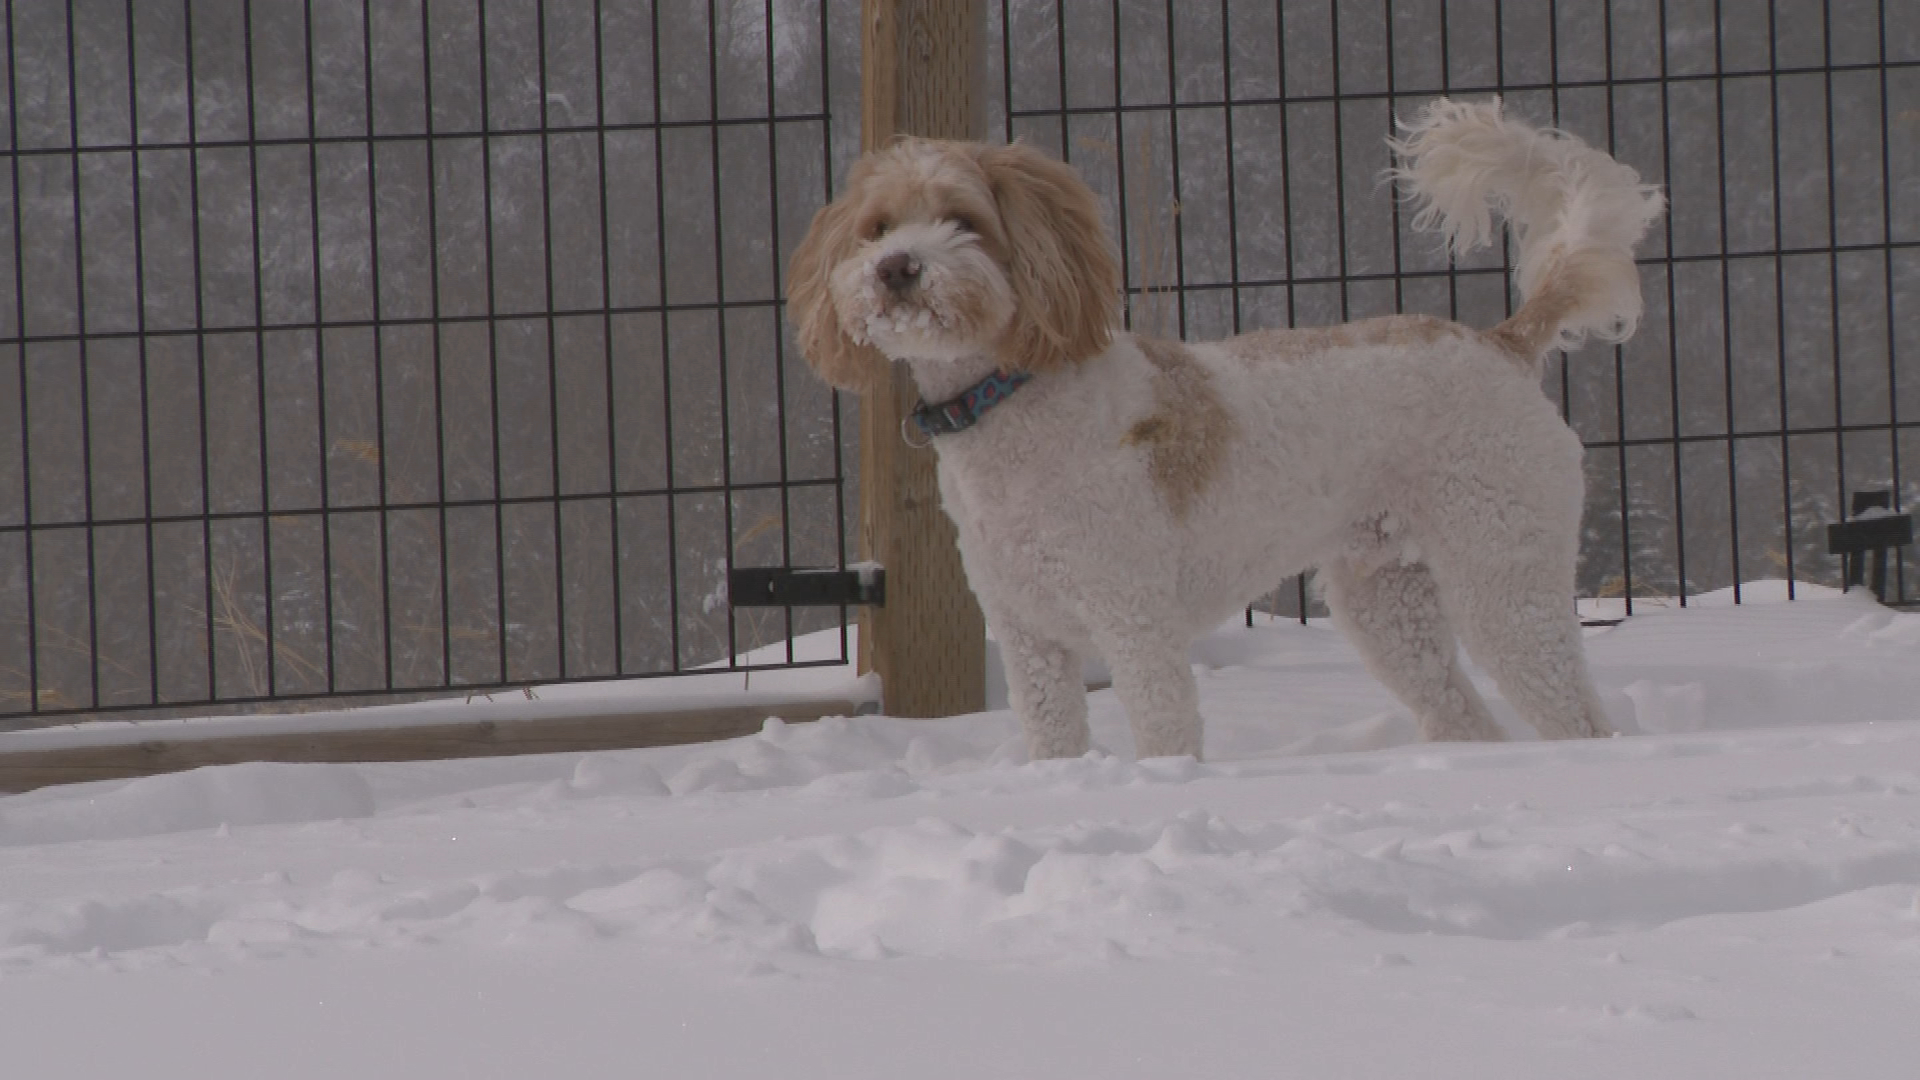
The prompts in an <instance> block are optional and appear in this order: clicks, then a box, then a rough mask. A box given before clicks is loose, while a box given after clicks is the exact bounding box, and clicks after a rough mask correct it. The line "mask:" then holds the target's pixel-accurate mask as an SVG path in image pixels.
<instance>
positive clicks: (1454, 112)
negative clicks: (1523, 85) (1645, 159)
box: [1389, 98, 1666, 362]
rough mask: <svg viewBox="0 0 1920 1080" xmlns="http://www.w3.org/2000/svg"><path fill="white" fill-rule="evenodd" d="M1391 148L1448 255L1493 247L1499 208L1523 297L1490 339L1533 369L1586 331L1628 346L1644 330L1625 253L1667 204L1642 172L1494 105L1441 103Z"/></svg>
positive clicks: (1419, 220)
mask: <svg viewBox="0 0 1920 1080" xmlns="http://www.w3.org/2000/svg"><path fill="white" fill-rule="evenodd" d="M1401 130H1402V131H1403V132H1404V136H1403V137H1402V138H1399V139H1392V140H1389V142H1390V143H1391V145H1392V147H1393V151H1394V153H1395V155H1397V156H1398V157H1399V159H1400V165H1399V167H1398V168H1396V169H1394V170H1393V175H1394V177H1395V179H1397V180H1399V181H1400V183H1401V185H1402V186H1403V188H1404V190H1405V192H1406V195H1407V197H1408V199H1409V200H1411V201H1412V202H1413V203H1414V205H1415V207H1416V210H1417V212H1416V213H1415V215H1414V218H1413V225H1414V227H1415V228H1421V229H1435V228H1437V229H1438V230H1439V231H1440V232H1441V233H1443V234H1444V235H1445V236H1446V238H1447V243H1448V244H1449V245H1450V246H1451V247H1452V248H1453V250H1454V252H1455V254H1465V253H1466V252H1469V251H1473V250H1475V249H1477V248H1480V247H1483V246H1485V245H1487V244H1489V243H1491V242H1492V241H1493V238H1494V232H1495V228H1496V226H1495V224H1494V222H1493V219H1492V217H1491V214H1490V211H1492V210H1497V211H1499V213H1500V215H1501V216H1502V217H1504V218H1506V219H1507V222H1508V223H1509V225H1510V226H1511V227H1512V229H1513V238H1514V242H1515V244H1516V245H1518V247H1519V249H1520V256H1519V262H1518V264H1517V265H1516V266H1515V267H1514V276H1515V278H1516V280H1517V282H1518V284H1519V286H1520V295H1521V298H1522V299H1523V300H1524V303H1523V304H1522V305H1521V307H1520V310H1519V311H1518V312H1515V313H1514V315H1513V317H1512V318H1510V319H1508V320H1507V321H1506V322H1503V323H1501V324H1500V325H1499V326H1498V327H1497V328H1495V330H1494V331H1493V333H1494V334H1495V336H1497V337H1499V338H1500V339H1501V340H1503V341H1504V342H1506V343H1507V344H1508V345H1509V346H1510V347H1511V348H1513V349H1514V350H1515V351H1516V352H1518V353H1520V354H1521V355H1523V356H1525V357H1527V358H1528V359H1530V360H1533V361H1535V362H1537V361H1538V360H1539V358H1540V357H1542V356H1543V355H1545V353H1546V352H1547V350H1548V349H1552V348H1555V347H1559V348H1571V347H1573V346H1575V345H1578V344H1579V343H1580V342H1581V341H1583V340H1584V339H1585V338H1586V337H1587V336H1588V335H1589V334H1591V335H1593V336H1594V337H1598V338H1600V339H1602V340H1605V341H1625V340H1626V339H1627V338H1629V337H1631V336H1632V335H1633V331H1634V328H1635V327H1636V326H1637V325H1638V324H1639V321H1640V310H1641V304H1640V274H1639V271H1638V270H1637V269H1636V268H1635V266H1634V263H1633V249H1634V246H1635V245H1636V244H1638V243H1639V242H1640V238H1641V237H1642V236H1644V235H1646V231H1647V227H1648V226H1649V225H1651V224H1653V222H1654V219H1655V218H1658V217H1659V216H1660V211H1661V209H1662V208H1663V207H1664V206H1665V205H1666V200H1665V199H1664V198H1663V197H1662V196H1661V194H1660V192H1659V190H1658V189H1657V188H1654V187H1653V186H1651V185H1648V184H1643V183H1641V182H1640V174H1639V173H1636V172H1634V171H1633V170H1632V169H1631V168H1629V167H1627V166H1625V165H1622V164H1620V163H1619V162H1617V161H1615V160H1614V159H1613V158H1611V157H1609V156H1607V154H1605V153H1603V152H1602V151H1599V150H1596V149H1594V148H1593V147H1591V146H1588V145H1587V144H1586V143H1583V142H1581V141H1580V140H1579V139H1576V138H1574V137H1573V136H1572V135H1568V134H1566V133H1565V132H1561V131H1554V130H1550V129H1549V130H1542V129H1538V128H1533V127H1529V126H1527V125H1526V124H1523V123H1520V122H1518V121H1514V120H1509V119H1507V118H1506V117H1504V116H1502V115H1501V111H1500V99H1498V98H1494V99H1492V100H1490V101H1485V102H1478V103H1471V104H1469V103H1467V102H1459V101H1449V100H1447V99H1445V98H1441V99H1439V100H1437V101H1435V102H1433V103H1432V104H1431V105H1428V106H1427V108H1426V110H1425V111H1424V112H1422V113H1421V114H1420V116H1419V117H1418V118H1416V119H1415V120H1413V121H1412V122H1411V123H1403V124H1401Z"/></svg>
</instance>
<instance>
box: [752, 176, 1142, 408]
mask: <svg viewBox="0 0 1920 1080" xmlns="http://www.w3.org/2000/svg"><path fill="white" fill-rule="evenodd" d="M1119 297H1120V271H1119V265H1118V263H1117V262H1116V261H1115V259H1114V256H1113V253H1112V251H1111V250H1110V248H1109V246H1108V243H1107V237H1106V231H1105V229H1104V228H1103V227H1102V226H1101V223H1100V210H1099V204H1098V202H1097V201H1096V200H1095V198H1094V195H1093V192H1092V191H1090V190H1088V188H1087V185H1086V184H1085V183H1084V182H1082V181H1081V179H1080V177H1079V175H1078V174H1076V173H1075V172H1074V171H1073V169H1071V168H1069V167H1068V166H1066V165H1063V164H1061V163H1060V162H1058V161H1055V160H1053V159H1052V158H1049V157H1047V156H1045V155H1044V154H1041V153H1040V152H1039V151H1037V150H1034V149H1031V148H1029V147H1026V146H1022V145H1019V144H1015V145H1012V146H987V145H983V144H980V143H961V142H937V141H933V140H926V139H903V140H901V141H899V142H896V143H894V144H893V145H892V146H890V147H888V148H887V149H885V150H881V151H877V152H875V153H873V154H870V155H868V156H867V157H865V158H862V159H861V160H860V161H859V162H858V163H857V164H855V165H854V167H853V170H852V172H851V173H849V175H848V177H847V187H846V191H845V192H843V193H842V194H841V196H840V197H839V198H838V199H836V200H834V201H833V202H831V203H829V204H828V205H827V206H825V207H824V208H822V209H821V211H820V212H819V214H817V215H815V217H814V219H813V226H812V228H811V229H809V230H808V232H807V236H806V239H805V240H804V241H802V242H801V244H800V247H799V249H798V250H796V251H795V252H794V254H793V264H792V267H791V270H790V273H789V275H788V286H787V305H788V310H789V311H790V312H791V314H792V315H793V319H794V322H795V325H796V327H797V329H798V332H799V343H800V348H801V351H802V352H804V353H805V354H806V357H807V360H808V362H810V363H811V364H812V365H813V367H814V370H816V371H818V372H819V373H820V376H821V377H822V378H824V379H826V380H827V381H828V382H830V383H832V384H833V385H835V386H838V387H840V388H842V389H846V390H855V391H867V390H871V389H874V388H875V387H877V386H880V385H884V383H883V382H882V380H883V379H884V377H885V375H886V368H887V361H888V360H889V359H896V360H897V359H905V358H908V357H912V358H925V359H936V360H937V359H943V358H953V359H959V358H963V357H969V356H979V355H981V354H983V353H988V352H990V353H992V354H993V355H994V356H995V357H997V358H998V361H999V364H1000V366H1001V368H1002V369H1004V370H1008V371H1016V370H1018V371H1040V370H1044V369H1046V368H1049V367H1058V366H1061V365H1064V364H1072V363H1076V362H1078V361H1080V360H1084V359H1086V358H1087V357H1089V356H1091V355H1093V354H1095V353H1097V352H1099V351H1100V350H1102V349H1104V348H1106V347H1107V344H1108V343H1109V342H1110V341H1111V340H1112V336H1113V329H1114V324H1115V322H1116V321H1117V319H1118V317H1119Z"/></svg>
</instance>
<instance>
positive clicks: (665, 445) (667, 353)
mask: <svg viewBox="0 0 1920 1080" xmlns="http://www.w3.org/2000/svg"><path fill="white" fill-rule="evenodd" d="M825 3H826V0H821V6H822V8H823V14H822V18H825V15H824V8H825ZM648 14H649V15H650V16H651V17H652V19H653V38H652V40H651V41H650V42H649V43H648V47H649V48H651V49H652V50H653V68H652V70H653V209H654V237H655V241H656V242H655V244H654V257H655V260H656V263H655V272H656V278H655V280H656V281H658V282H659V290H660V315H659V319H660V439H661V447H662V458H663V462H662V463H663V465H664V466H665V468H666V490H667V494H666V519H667V635H668V643H669V646H670V647H671V648H672V650H673V664H672V669H673V670H674V671H679V670H680V669H681V663H682V658H681V655H680V647H681V644H682V642H681V639H680V505H679V504H680V498H679V495H678V488H679V486H680V481H679V476H678V474H677V473H676V472H675V471H674V453H673V364H672V363H671V362H670V361H669V357H671V356H672V345H673V334H672V328H671V327H670V326H669V325H668V323H669V321H670V319H671V318H672V315H671V313H670V305H669V304H668V303H667V167H666V161H665V158H666V140H665V139H664V138H663V137H662V133H663V132H664V131H665V128H666V117H664V116H662V115H661V113H660V87H661V83H662V79H661V76H660V5H659V4H658V3H654V4H651V5H649V9H648ZM828 171H829V172H831V171H832V170H831V169H829V170H828ZM829 187H831V183H829ZM830 195H831V192H829V196H830ZM714 197H715V198H718V197H719V194H718V193H717V192H716V193H715V196H714ZM836 406H837V401H836ZM834 411H835V415H836V416H837V415H838V413H839V410H838V408H837V407H836V408H835V410H834ZM836 434H838V433H837V432H836ZM834 445H835V446H836V447H838V446H839V440H838V439H837V438H836V439H835V440H834ZM841 520H843V521H844V520H845V517H844V516H843V517H842V519H841ZM727 542H728V543H729V544H731V543H732V542H733V538H732V537H731V536H729V537H728V538H727Z"/></svg>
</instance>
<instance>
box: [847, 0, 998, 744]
mask: <svg viewBox="0 0 1920 1080" xmlns="http://www.w3.org/2000/svg"><path fill="white" fill-rule="evenodd" d="M986 14H987V10H986V4H985V0H862V3H861V26H862V34H861V56H862V60H863V63H862V76H861V92H862V106H861V125H860V148H861V150H862V151H863V152H865V151H869V150H873V149H876V148H878V147H882V146H885V145H886V144H887V143H888V142H889V141H890V140H891V139H892V138H893V137H894V136H895V135H921V136H926V137H929V138H939V139H980V138H984V137H985V135H986V37H987V24H986ZM915 399H916V393H915V391H914V388H913V382H912V380H911V379H910V378H909V377H908V376H907V374H906V372H905V370H904V369H903V368H900V367H898V366H896V367H895V368H894V370H893V388H892V392H891V393H886V392H880V393H874V394H869V395H867V396H866V397H865V398H864V399H862V401H861V406H860V539H861V550H862V552H863V553H864V554H865V556H866V557H867V558H869V559H873V560H875V561H877V562H879V563H880V564H881V565H882V566H885V567H886V568H887V602H886V606H885V607H882V608H877V609H875V608H867V609H864V611H865V614H864V615H863V617H862V621H861V624H860V667H861V670H863V671H875V672H878V673H879V675H880V680H881V697H882V706H883V708H884V709H885V710H886V712H887V714H888V715H889V716H921V717H928V716H953V715H955V714H958V713H966V712H977V711H979V710H981V709H983V708H985V707H986V621H985V620H984V619H983V618H982V617H981V614H980V607H979V605H978V604H976V603H975V602H974V599H973V593H972V592H971V591H970V590H969V589H968V588H967V580H966V575H965V573H964V572H963V571H962V570H961V567H960V552H959V550H958V548H957V547H955V543H954V529H953V523H952V522H951V521H949V520H948V519H947V515H946V513H945V511H943V510H942V509H941V508H940V492H939V487H938V483H937V481H936V479H935V476H934V454H933V451H932V450H931V449H930V448H922V449H918V450H915V449H912V448H910V447H908V446H907V445H906V444H905V442H904V441H903V440H902V439H901V437H900V421H901V418H902V417H904V416H905V415H906V413H907V412H908V411H909V410H910V409H912V408H913V404H914V401H915Z"/></svg>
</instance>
